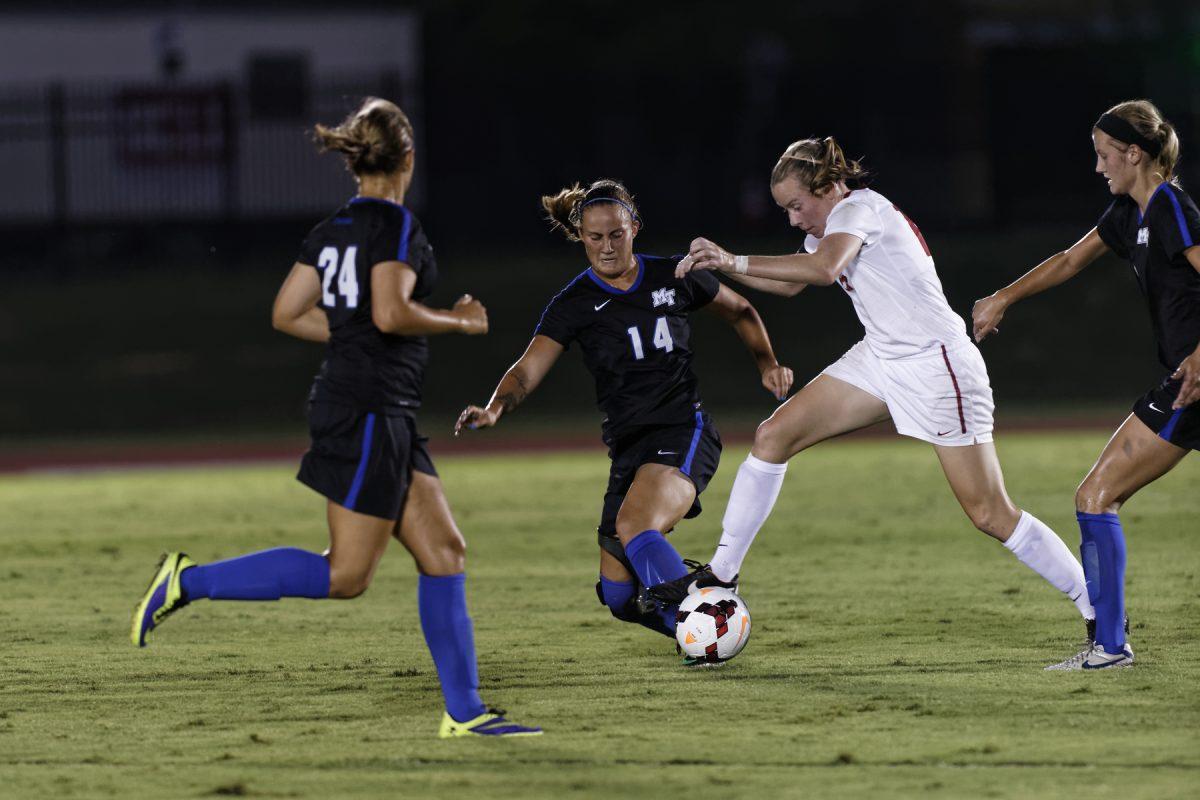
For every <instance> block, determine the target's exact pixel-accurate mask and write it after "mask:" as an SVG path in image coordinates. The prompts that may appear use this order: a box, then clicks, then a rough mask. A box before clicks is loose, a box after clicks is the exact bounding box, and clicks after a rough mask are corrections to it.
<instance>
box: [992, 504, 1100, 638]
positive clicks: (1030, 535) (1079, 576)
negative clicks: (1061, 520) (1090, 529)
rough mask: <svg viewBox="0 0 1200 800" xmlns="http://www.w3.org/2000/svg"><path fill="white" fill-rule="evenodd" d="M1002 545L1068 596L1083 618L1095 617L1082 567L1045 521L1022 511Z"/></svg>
mask: <svg viewBox="0 0 1200 800" xmlns="http://www.w3.org/2000/svg"><path fill="white" fill-rule="evenodd" d="M1004 546H1005V547H1006V548H1008V549H1009V550H1010V551H1011V552H1012V554H1013V555H1014V556H1016V557H1017V559H1018V560H1019V561H1020V562H1021V563H1022V564H1024V565H1025V566H1027V567H1029V568H1030V569H1032V570H1033V571H1034V572H1036V573H1037V574H1038V575H1041V576H1042V577H1043V578H1045V579H1046V580H1047V581H1049V582H1050V584H1051V585H1052V586H1053V587H1054V588H1055V589H1058V590H1059V591H1060V592H1062V593H1064V594H1065V595H1066V596H1067V597H1069V598H1071V600H1072V602H1074V603H1075V606H1076V608H1078V609H1079V613H1080V614H1082V615H1083V618H1084V619H1095V618H1096V612H1095V610H1094V609H1093V608H1092V603H1091V601H1090V600H1089V599H1088V593H1087V580H1086V579H1085V578H1084V577H1083V567H1082V566H1080V564H1079V561H1078V560H1077V559H1076V558H1075V556H1074V555H1073V554H1072V553H1071V551H1070V550H1069V549H1068V548H1067V546H1066V545H1065V544H1063V540H1062V539H1060V538H1058V535H1057V534H1055V532H1054V531H1052V530H1050V528H1049V527H1047V526H1046V523H1044V522H1042V521H1041V520H1040V519H1038V518H1037V517H1035V516H1034V515H1033V514H1030V513H1029V512H1028V511H1022V512H1021V518H1020V519H1019V520H1017V527H1016V528H1014V529H1013V532H1012V535H1011V536H1009V537H1008V541H1007V542H1005V543H1004Z"/></svg>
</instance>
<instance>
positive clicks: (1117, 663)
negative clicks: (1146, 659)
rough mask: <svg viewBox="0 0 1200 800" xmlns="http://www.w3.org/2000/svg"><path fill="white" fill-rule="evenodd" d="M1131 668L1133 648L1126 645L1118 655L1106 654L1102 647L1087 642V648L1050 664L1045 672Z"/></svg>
mask: <svg viewBox="0 0 1200 800" xmlns="http://www.w3.org/2000/svg"><path fill="white" fill-rule="evenodd" d="M1132 666H1133V648H1132V647H1130V646H1129V644H1128V643H1127V644H1126V645H1125V647H1124V649H1123V650H1122V651H1121V652H1120V653H1115V654H1114V653H1109V652H1106V651H1105V649H1104V648H1103V647H1101V646H1100V645H1099V644H1096V643H1094V642H1088V644H1087V646H1086V647H1085V648H1084V649H1083V650H1080V651H1079V652H1078V653H1076V654H1075V655H1073V656H1071V657H1070V658H1068V659H1067V660H1066V661H1060V662H1059V663H1057V664H1051V665H1050V666H1048V667H1046V669H1047V670H1059V671H1073V670H1084V669H1109V668H1111V667H1132Z"/></svg>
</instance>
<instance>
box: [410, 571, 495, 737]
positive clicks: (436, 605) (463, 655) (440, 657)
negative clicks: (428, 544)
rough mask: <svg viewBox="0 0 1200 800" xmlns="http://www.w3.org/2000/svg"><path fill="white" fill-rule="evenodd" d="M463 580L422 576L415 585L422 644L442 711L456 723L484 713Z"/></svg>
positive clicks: (461, 576)
mask: <svg viewBox="0 0 1200 800" xmlns="http://www.w3.org/2000/svg"><path fill="white" fill-rule="evenodd" d="M466 581H467V576H466V575H465V574H463V573H461V572H460V573H459V574H457V575H441V576H434V575H422V576H421V577H420V579H419V581H418V584H417V608H418V611H419V613H420V616H421V630H422V631H424V633H425V644H426V645H428V646H429V654H430V655H432V656H433V665H434V666H435V667H436V668H437V673H438V679H439V680H440V681H441V683H442V695H443V696H444V697H445V698H446V711H447V712H448V713H449V714H450V716H451V717H453V718H454V719H455V720H456V721H458V722H466V721H467V720H471V719H474V718H475V717H478V716H479V715H480V714H482V713H484V712H485V711H487V707H486V706H484V704H483V700H481V699H480V697H479V667H478V666H477V665H476V663H475V631H474V629H473V628H472V627H471V618H470V617H469V616H468V615H467V591H466Z"/></svg>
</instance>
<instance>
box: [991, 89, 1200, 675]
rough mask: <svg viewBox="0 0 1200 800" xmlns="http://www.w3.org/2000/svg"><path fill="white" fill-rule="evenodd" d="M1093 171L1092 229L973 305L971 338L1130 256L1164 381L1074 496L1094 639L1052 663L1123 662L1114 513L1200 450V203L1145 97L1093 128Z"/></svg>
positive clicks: (1127, 656) (1089, 666)
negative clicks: (1097, 187) (1103, 192)
mask: <svg viewBox="0 0 1200 800" xmlns="http://www.w3.org/2000/svg"><path fill="white" fill-rule="evenodd" d="M1092 144H1093V146H1094V147H1095V150H1096V172H1098V173H1100V174H1101V175H1103V176H1104V177H1105V178H1106V179H1107V181H1108V189H1109V191H1110V192H1111V193H1112V194H1114V195H1116V199H1115V200H1113V201H1112V204H1111V205H1110V206H1109V207H1108V209H1107V210H1106V211H1105V212H1104V214H1103V216H1101V217H1100V222H1099V223H1098V224H1097V225H1096V227H1094V228H1092V229H1091V230H1090V231H1088V233H1087V235H1086V236H1084V237H1083V238H1082V239H1080V240H1079V241H1078V242H1076V243H1075V244H1073V245H1071V247H1070V248H1068V249H1067V250H1064V251H1063V252H1061V253H1057V254H1056V255H1053V256H1051V257H1050V258H1048V259H1046V260H1045V261H1043V262H1042V263H1041V264H1039V265H1038V266H1036V267H1034V268H1033V269H1032V270H1030V271H1029V272H1028V273H1026V274H1025V275H1023V276H1022V277H1021V278H1019V279H1018V280H1016V281H1015V282H1013V283H1012V284H1011V285H1009V286H1006V287H1004V288H1003V289H1001V290H1000V291H998V292H996V293H995V294H993V295H991V296H989V297H985V298H983V299H982V300H980V301H978V302H977V303H976V304H975V309H974V323H975V338H976V339H978V340H982V339H983V338H984V337H985V336H987V335H988V334H991V333H995V332H996V331H997V330H998V328H997V326H998V325H999V324H1000V320H1001V319H1002V318H1003V317H1004V312H1005V311H1006V310H1007V309H1008V307H1009V306H1010V305H1012V304H1013V303H1015V302H1016V301H1018V300H1020V299H1022V298H1025V297H1029V296H1031V295H1034V294H1037V293H1038V292H1043V291H1045V290H1046V289H1049V288H1050V287H1052V286H1057V285H1058V284H1060V283H1062V282H1063V281H1065V280H1067V279H1068V278H1071V277H1073V276H1074V275H1076V274H1078V273H1079V272H1080V271H1081V270H1082V269H1083V268H1084V267H1086V266H1087V265H1088V264H1090V263H1092V262H1093V261H1095V260H1096V259H1097V258H1098V257H1099V256H1100V254H1101V253H1103V252H1104V251H1105V250H1106V249H1107V250H1111V251H1112V252H1114V253H1116V254H1117V255H1118V256H1120V257H1121V258H1124V259H1127V260H1128V261H1129V262H1130V264H1131V266H1132V267H1133V273H1134V277H1135V278H1136V279H1137V283H1138V287H1139V288H1140V289H1141V290H1142V294H1143V295H1145V298H1146V304H1147V306H1148V307H1149V311H1150V321H1151V323H1152V324H1153V328H1154V337H1155V339H1156V340H1157V342H1158V360H1159V363H1160V364H1161V365H1162V366H1163V368H1164V369H1165V370H1166V373H1167V374H1166V376H1165V377H1164V378H1163V380H1162V383H1160V384H1159V385H1158V386H1156V387H1154V388H1153V389H1151V390H1150V391H1148V392H1146V393H1145V394H1144V395H1142V396H1141V397H1140V398H1139V399H1138V400H1137V401H1136V402H1135V403H1134V405H1133V413H1132V414H1130V415H1129V417H1128V418H1127V419H1126V420H1125V422H1124V423H1122V424H1121V427H1120V428H1118V429H1117V432H1116V433H1115V434H1113V437H1112V439H1110V440H1109V442H1108V445H1107V446H1106V447H1105V448H1104V451H1103V452H1101V453H1100V458H1099V459H1098V460H1097V461H1096V463H1095V465H1094V466H1093V467H1092V469H1091V471H1090V472H1088V474H1087V477H1086V478H1084V479H1083V483H1082V484H1080V486H1079V489H1078V491H1077V492H1076V493H1075V509H1076V518H1077V519H1078V521H1079V533H1080V545H1079V549H1080V552H1081V553H1082V555H1083V568H1084V572H1085V573H1086V574H1087V587H1088V591H1089V592H1091V594H1092V601H1093V602H1094V603H1095V604H1096V625H1095V631H1094V636H1090V637H1089V640H1090V641H1089V642H1088V643H1087V646H1086V647H1085V648H1084V649H1083V650H1082V651H1081V652H1079V653H1078V654H1077V655H1075V656H1072V657H1071V658H1068V659H1067V660H1066V661H1063V662H1062V663H1061V664H1056V665H1054V666H1053V667H1051V669H1063V670H1077V669H1078V670H1096V669H1108V668H1112V667H1127V666H1130V665H1131V664H1132V663H1133V648H1131V647H1130V646H1129V643H1128V642H1127V641H1126V640H1125V634H1126V623H1125V533H1124V530H1123V529H1122V526H1121V519H1120V518H1119V517H1118V516H1117V512H1118V511H1120V510H1121V506H1122V505H1124V504H1125V502H1126V501H1127V500H1129V499H1130V498H1131V497H1133V495H1134V494H1135V493H1137V491H1138V490H1139V489H1141V488H1142V487H1143V486H1145V485H1146V484H1148V483H1150V482H1152V481H1155V480H1158V479H1159V478H1161V477H1162V476H1163V475H1165V474H1167V473H1168V472H1170V471H1171V470H1172V469H1173V468H1174V467H1175V465H1176V464H1178V463H1179V462H1180V461H1181V460H1182V459H1183V457H1184V456H1185V455H1187V454H1188V452H1189V451H1191V450H1200V405H1198V404H1196V400H1197V399H1200V209H1197V208H1196V204H1195V203H1194V202H1193V201H1192V198H1191V197H1189V196H1188V194H1187V192H1185V191H1183V189H1182V188H1181V187H1180V185H1179V181H1178V179H1177V178H1176V177H1175V164H1176V162H1177V161H1178V160H1179V138H1178V137H1177V136H1176V134H1175V128H1174V127H1173V126H1172V125H1171V123H1170V122H1168V121H1167V120H1165V119H1163V116H1162V113H1161V112H1159V110H1158V108H1156V107H1155V106H1154V104H1153V103H1151V102H1149V101H1148V100H1130V101H1127V102H1124V103H1119V104H1117V105H1115V106H1113V107H1112V108H1110V109H1109V110H1108V111H1106V112H1105V113H1104V114H1102V115H1101V116H1100V119H1099V120H1097V121H1096V125H1095V126H1094V127H1093V129H1092Z"/></svg>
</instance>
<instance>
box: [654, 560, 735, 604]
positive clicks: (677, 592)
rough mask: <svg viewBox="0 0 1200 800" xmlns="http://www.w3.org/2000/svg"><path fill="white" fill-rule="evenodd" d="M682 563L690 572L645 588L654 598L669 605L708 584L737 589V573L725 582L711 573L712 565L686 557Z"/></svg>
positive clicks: (681, 600)
mask: <svg viewBox="0 0 1200 800" xmlns="http://www.w3.org/2000/svg"><path fill="white" fill-rule="evenodd" d="M683 563H684V564H685V565H686V566H687V567H688V568H689V569H691V572H689V573H688V574H687V575H684V576H683V577H680V578H676V579H675V580H673V581H666V582H665V583H660V584H658V585H657V586H651V587H650V588H649V589H648V590H647V591H648V592H649V593H650V595H651V596H652V597H653V598H654V599H655V600H657V601H659V602H660V603H666V604H667V605H671V606H673V605H679V604H680V603H682V602H683V598H685V597H687V596H688V595H689V594H691V593H692V592H694V591H696V590H697V589H704V588H706V587H709V586H720V587H721V588H723V589H730V590H732V591H735V592H736V591H737V588H738V576H737V575H734V576H733V580H731V581H728V582H726V581H723V580H721V579H720V578H718V577H717V576H716V575H713V571H712V567H711V566H710V565H709V564H701V563H700V562H699V561H692V560H691V559H687V558H685V559H684V560H683Z"/></svg>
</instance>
